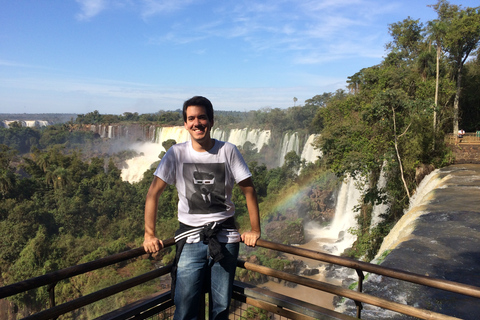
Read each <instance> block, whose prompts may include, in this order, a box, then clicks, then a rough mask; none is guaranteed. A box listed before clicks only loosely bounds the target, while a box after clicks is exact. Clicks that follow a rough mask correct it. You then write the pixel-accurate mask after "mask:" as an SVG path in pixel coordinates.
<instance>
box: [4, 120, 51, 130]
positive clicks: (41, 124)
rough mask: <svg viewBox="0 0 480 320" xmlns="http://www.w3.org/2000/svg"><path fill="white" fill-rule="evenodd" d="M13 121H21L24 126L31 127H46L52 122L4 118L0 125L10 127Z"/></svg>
mask: <svg viewBox="0 0 480 320" xmlns="http://www.w3.org/2000/svg"><path fill="white" fill-rule="evenodd" d="M13 122H17V123H20V125H21V126H22V127H29V128H39V127H46V126H48V125H50V122H48V121H46V120H3V121H0V127H3V128H10V125H11V124H12V123H13Z"/></svg>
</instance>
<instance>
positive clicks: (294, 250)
mask: <svg viewBox="0 0 480 320" xmlns="http://www.w3.org/2000/svg"><path fill="white" fill-rule="evenodd" d="M173 244H174V241H173V239H167V240H165V241H164V246H165V247H168V246H171V245H173ZM257 246H259V247H264V248H267V249H271V250H277V251H281V252H284V253H289V254H293V255H296V256H300V257H304V258H310V259H315V260H317V261H322V262H326V263H331V264H335V265H340V266H343V267H347V268H352V269H354V270H356V272H357V274H358V278H359V279H358V286H357V291H354V290H351V289H347V288H343V287H340V286H336V285H333V284H329V283H325V282H321V281H317V280H313V279H310V278H306V277H302V276H298V275H294V274H289V273H286V272H283V271H278V270H274V269H271V268H267V267H264V266H259V265H256V264H253V263H249V262H245V261H241V260H239V261H238V265H237V266H238V267H240V268H244V269H246V270H250V271H253V272H258V273H261V274H264V275H266V276H271V277H276V278H279V279H282V280H285V281H289V282H294V283H297V284H300V285H303V286H307V287H310V288H314V289H316V290H320V291H324V292H328V293H331V294H334V295H338V296H342V297H345V298H349V299H352V300H353V301H355V304H356V305H357V318H360V317H361V310H362V308H363V304H370V305H373V306H377V307H380V308H383V309H388V310H391V311H395V312H399V313H402V314H405V315H410V316H413V317H417V318H420V319H457V318H454V317H451V316H447V315H443V314H439V313H435V312H433V311H430V310H424V309H420V308H415V307H413V306H408V305H404V304H400V303H396V302H393V301H389V300H386V299H383V298H378V297H375V296H372V295H369V294H365V293H362V292H361V291H362V284H363V280H364V272H369V273H375V274H378V275H383V276H387V277H391V278H395V279H399V280H403V281H408V282H411V283H416V284H420V285H424V286H429V287H432V288H437V289H442V290H446V291H450V292H454V293H459V294H462V295H466V296H470V297H474V298H478V299H480V288H478V287H475V286H471V285H465V284H461V283H456V282H453V281H448V280H443V279H436V278H432V277H428V276H423V275H418V274H415V273H411V272H406V271H402V270H399V269H393V268H386V267H382V266H379V265H375V264H371V263H367V262H362V261H357V260H353V259H349V258H344V257H338V256H334V255H331V254H327V253H321V252H317V251H313V250H308V249H302V248H298V247H292V246H288V245H282V244H278V243H274V242H270V241H266V240H262V239H259V240H258V242H257ZM143 254H145V251H144V250H143V248H137V249H133V250H129V251H126V252H122V253H118V254H115V255H112V256H109V257H106V258H102V259H99V260H95V261H92V262H88V263H84V264H80V265H77V266H73V267H69V268H66V269H62V270H59V271H55V272H52V273H49V274H46V275H43V276H40V277H36V278H32V279H28V280H25V281H21V282H18V283H15V284H11V285H7V286H4V287H1V288H0V299H3V298H6V297H10V296H13V295H15V294H19V293H22V292H25V291H28V290H31V289H35V288H39V287H41V286H45V285H47V286H48V288H49V293H50V308H49V309H46V310H44V311H41V312H39V313H36V314H34V315H31V316H28V317H26V318H25V319H55V318H57V317H59V316H61V315H63V314H66V313H68V312H71V311H74V310H77V309H79V308H81V307H84V306H87V305H89V304H91V303H93V302H96V301H99V300H101V299H104V298H106V297H109V296H112V295H114V294H116V293H119V292H121V291H124V290H127V289H129V288H132V287H135V286H137V285H140V284H142V283H145V282H147V281H150V280H153V279H155V278H158V277H160V276H162V275H166V274H168V273H169V272H170V270H171V266H166V267H162V268H159V269H156V270H153V271H150V272H148V273H145V274H142V275H140V276H137V277H134V278H131V279H128V280H126V281H123V282H121V283H118V284H116V285H113V286H110V287H107V288H105V289H102V290H99V291H96V292H93V293H91V294H88V295H86V296H83V297H80V298H77V299H74V300H71V301H69V302H66V303H63V304H61V305H58V306H57V305H55V292H54V288H55V284H56V283H57V282H59V281H61V280H64V279H67V278H70V277H73V276H76V275H80V274H83V273H86V272H89V271H93V270H96V269H99V268H102V267H106V266H109V265H112V264H115V263H118V262H121V261H125V260H128V259H132V258H136V257H138V256H141V255H143ZM168 296H169V294H161V295H157V296H155V297H153V298H149V299H146V300H145V301H139V302H137V303H135V304H133V305H130V306H125V307H124V308H122V310H117V311H116V312H113V313H111V314H108V315H105V316H104V317H101V318H100V319H127V318H128V317H129V316H132V315H134V316H135V318H136V319H137V318H138V319H145V318H147V316H150V315H151V314H154V313H159V312H161V311H162V310H165V309H166V308H170V307H172V306H173V301H172V300H171V299H169V297H168ZM234 298H235V299H236V300H239V301H244V302H245V303H249V304H251V305H256V306H258V307H259V308H262V309H265V310H268V311H269V312H273V313H276V314H280V315H284V316H286V317H288V318H289V319H306V318H316V319H354V318H352V317H350V316H347V315H343V314H341V313H338V312H335V311H333V310H328V309H325V308H321V307H319V306H316V305H312V304H309V303H305V302H302V301H299V300H296V299H292V298H289V297H285V296H282V295H280V294H278V293H273V292H269V291H268V290H265V289H261V288H258V287H255V286H248V285H246V284H242V283H238V282H236V286H235V291H234ZM479 304H480V300H479ZM140 315H143V316H140Z"/></svg>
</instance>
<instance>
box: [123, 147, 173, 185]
mask: <svg viewBox="0 0 480 320" xmlns="http://www.w3.org/2000/svg"><path fill="white" fill-rule="evenodd" d="M131 148H132V149H135V150H136V151H137V152H139V153H140V154H142V155H141V156H139V157H135V158H132V159H128V160H127V161H126V162H125V163H126V166H127V167H126V168H125V169H122V173H121V177H122V180H123V181H129V182H130V183H134V182H139V181H140V180H142V178H143V174H144V173H145V171H147V170H148V169H150V167H151V166H152V164H153V163H155V162H156V161H158V160H159V158H158V155H159V154H160V153H161V152H162V151H165V149H164V148H163V147H162V146H159V145H158V144H157V143H152V142H144V143H136V144H134V145H132V146H131Z"/></svg>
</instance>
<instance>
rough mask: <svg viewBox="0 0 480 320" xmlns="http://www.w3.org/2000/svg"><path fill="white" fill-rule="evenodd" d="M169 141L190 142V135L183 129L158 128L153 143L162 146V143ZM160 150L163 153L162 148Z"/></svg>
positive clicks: (178, 127) (177, 127)
mask: <svg viewBox="0 0 480 320" xmlns="http://www.w3.org/2000/svg"><path fill="white" fill-rule="evenodd" d="M169 139H173V140H175V141H176V142H177V143H181V142H185V141H188V140H190V134H189V133H188V131H187V130H186V129H185V127H181V126H176V127H158V128H157V130H156V132H155V136H154V140H153V142H155V143H158V144H160V145H161V144H162V143H163V142H164V141H167V140H169ZM161 150H163V151H165V150H164V149H163V147H161Z"/></svg>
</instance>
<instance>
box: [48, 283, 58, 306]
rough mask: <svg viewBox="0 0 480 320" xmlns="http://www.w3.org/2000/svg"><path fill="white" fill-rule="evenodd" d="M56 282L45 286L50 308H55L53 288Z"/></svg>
mask: <svg viewBox="0 0 480 320" xmlns="http://www.w3.org/2000/svg"><path fill="white" fill-rule="evenodd" d="M56 285H57V282H53V283H51V284H49V285H48V286H47V290H48V297H49V299H50V308H53V307H55V286H56Z"/></svg>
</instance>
